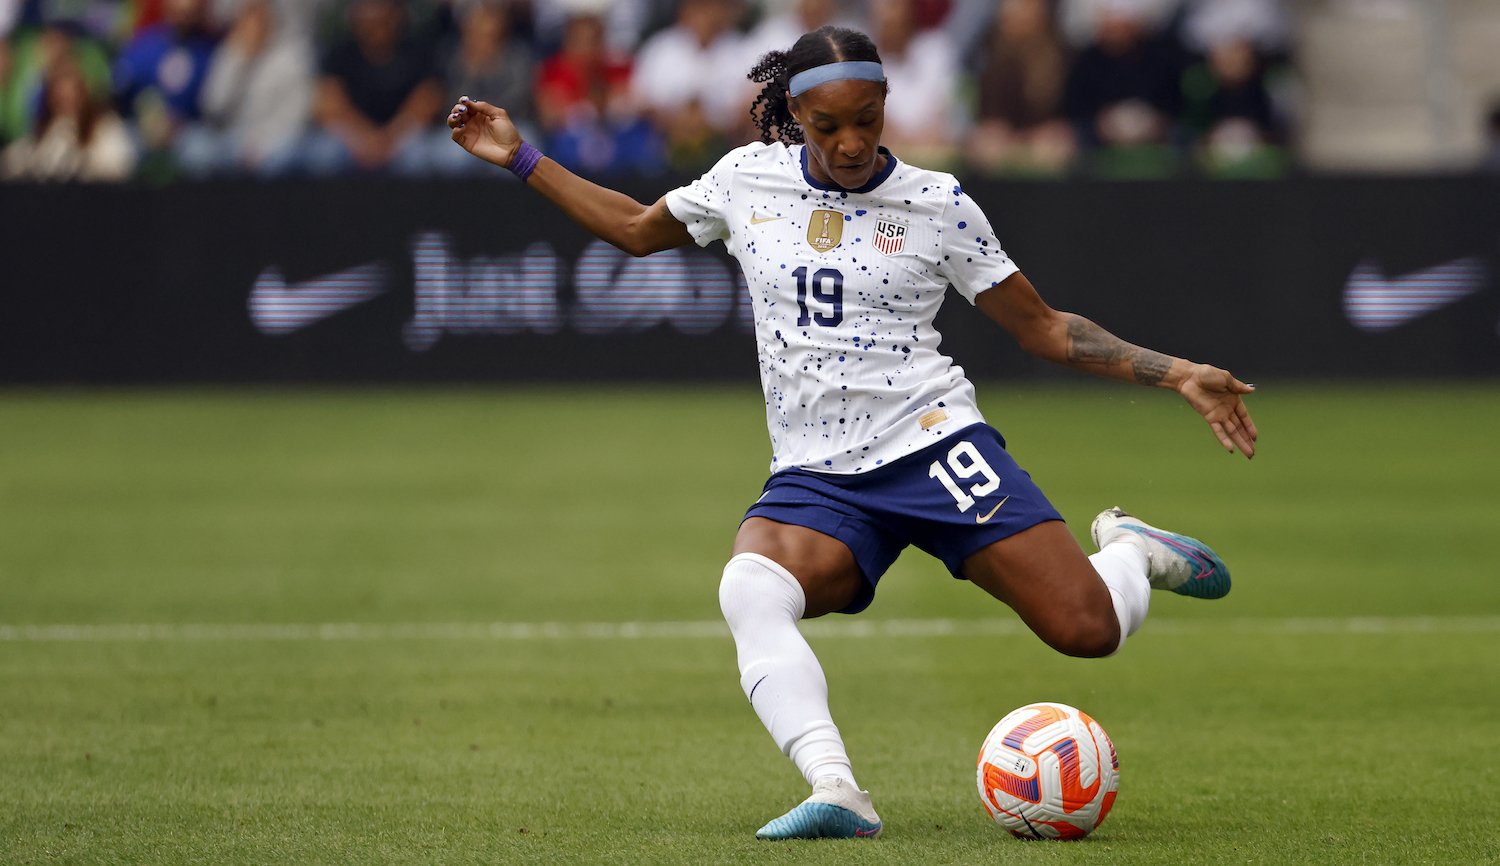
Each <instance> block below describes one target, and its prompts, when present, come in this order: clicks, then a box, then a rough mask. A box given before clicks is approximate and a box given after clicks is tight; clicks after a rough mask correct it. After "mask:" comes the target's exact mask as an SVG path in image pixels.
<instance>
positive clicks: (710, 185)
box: [667, 150, 741, 247]
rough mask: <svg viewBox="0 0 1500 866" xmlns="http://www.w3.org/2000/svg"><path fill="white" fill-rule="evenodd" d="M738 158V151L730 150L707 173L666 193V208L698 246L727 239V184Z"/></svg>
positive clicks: (739, 156)
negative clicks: (685, 227)
mask: <svg viewBox="0 0 1500 866" xmlns="http://www.w3.org/2000/svg"><path fill="white" fill-rule="evenodd" d="M740 158H741V154H740V152H739V151H737V150H736V151H730V153H729V155H727V156H725V157H724V158H723V159H721V160H719V162H718V164H717V165H715V166H714V167H713V168H711V169H709V171H708V173H707V174H705V175H703V176H702V177H700V178H698V179H697V180H695V181H693V182H692V183H690V184H688V185H687V186H684V187H678V188H677V189H674V190H672V191H671V192H669V193H667V210H669V211H671V212H672V216H674V217H676V218H677V221H678V222H680V223H682V224H683V225H685V226H687V230H688V234H690V235H692V236H693V240H694V241H697V243H698V246H700V247H706V246H708V245H709V244H710V243H712V242H714V241H727V240H729V185H730V180H731V178H732V177H733V175H734V167H735V164H736V163H737V162H738V161H739V159H740Z"/></svg>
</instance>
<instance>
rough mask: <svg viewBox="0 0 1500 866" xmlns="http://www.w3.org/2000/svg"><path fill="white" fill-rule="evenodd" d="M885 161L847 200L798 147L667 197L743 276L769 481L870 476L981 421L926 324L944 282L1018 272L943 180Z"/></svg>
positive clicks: (774, 151)
mask: <svg viewBox="0 0 1500 866" xmlns="http://www.w3.org/2000/svg"><path fill="white" fill-rule="evenodd" d="M882 152H885V151H884V149H882ZM886 155H887V161H886V168H885V169H884V170H883V171H881V172H879V173H878V174H877V175H876V176H875V177H873V178H871V180H870V182H869V183H868V184H866V185H865V186H863V187H861V188H859V189H856V190H847V191H846V190H840V189H838V188H837V187H830V186H824V185H822V184H819V183H818V182H817V181H815V180H814V179H813V178H812V176H811V175H810V174H809V173H808V171H807V155H806V152H805V149H804V148H803V147H802V146H800V145H797V146H793V147H790V148H789V147H787V146H786V145H784V144H781V143H776V144H769V145H767V144H752V145H748V146H745V147H741V148H738V149H736V150H733V151H731V152H730V153H729V154H728V155H727V156H725V157H724V158H723V159H722V160H720V161H719V163H718V164H717V165H715V166H714V167H713V169H712V170H711V171H709V172H708V173H707V174H705V175H704V176H703V177H701V178H699V179H698V180H696V181H694V182H693V183H691V184H689V185H688V186H685V187H682V188H681V189H676V190H673V191H672V192H669V193H667V207H668V208H669V209H670V210H671V211H672V215H673V216H675V217H676V218H677V219H679V220H681V221H682V223H683V224H684V225H686V226H687V228H688V231H689V232H690V233H691V234H692V235H693V238H694V239H695V240H696V241H697V242H698V245H699V246H707V245H708V244H709V243H710V242H712V241H716V240H722V241H724V244H725V246H727V247H728V248H729V252H730V253H731V254H733V255H734V257H735V258H736V259H738V260H739V262H740V267H741V268H742V269H743V270H744V272H745V279H746V281H747V282H748V284H749V286H750V296H751V300H752V302H753V304H754V309H755V336H756V340H757V342H758V343H759V346H760V352H759V354H760V378H761V385H762V387H763V388H764V389H765V395H766V421H767V424H768V426H769V427H770V430H771V446H772V459H771V472H772V473H775V472H779V471H781V470H783V469H789V468H792V467H798V468H802V469H807V470H811V471H815V472H831V473H838V474H854V473H859V472H867V471H869V470H871V469H874V468H876V467H877V466H881V465H883V464H886V463H890V462H891V461H892V460H895V459H897V458H899V457H901V456H903V455H906V454H910V453H911V452H913V451H917V450H919V449H921V448H924V447H926V446H928V445H931V444H932V443H934V442H936V441H938V440H939V439H942V438H943V437H944V436H947V435H948V434H950V433H953V432H954V431H956V430H959V429H960V428H962V427H965V426H967V425H970V424H975V423H978V422H980V421H983V420H984V418H983V416H982V415H980V413H979V408H978V407H977V406H976V405H975V403H974V386H973V385H971V384H970V383H969V381H968V380H967V379H965V378H964V374H963V369H962V368H961V367H957V366H955V365H954V364H953V361H952V359H950V358H948V357H947V356H945V355H943V354H942V353H940V352H939V351H938V344H939V342H940V341H941V339H942V338H941V337H940V336H939V334H938V332H937V330H936V329H935V328H934V327H933V324H932V321H933V317H934V316H936V315H937V311H938V307H940V306H941V305H942V302H943V295H944V292H945V291H946V290H947V287H948V286H949V285H952V286H954V287H956V288H957V289H958V291H959V293H960V294H962V295H963V296H964V297H965V298H966V299H967V300H968V301H969V302H970V303H973V302H974V298H975V296H977V295H978V294H979V293H980V292H982V291H984V290H985V289H988V288H990V287H992V286H994V285H995V284H997V283H999V282H1000V281H1001V280H1004V279H1005V278H1006V277H1009V276H1010V275H1011V274H1014V273H1015V272H1016V270H1017V268H1016V266H1015V265H1014V264H1013V263H1012V262H1011V260H1010V258H1009V257H1007V256H1006V255H1005V252H1004V251H1003V250H1001V248H1000V243H999V241H997V240H996V239H995V236H994V232H993V231H992V230H991V229H990V224H989V220H987V219H985V216H984V214H983V213H982V212H981V211H980V209H979V206H978V205H976V204H975V203H974V202H973V200H971V199H970V198H969V197H968V196H967V195H965V194H964V192H963V190H962V189H961V188H960V187H959V185H958V182H957V181H956V180H955V179H954V178H953V176H952V175H950V174H943V173H941V172H935V171H927V170H925V169H920V168H916V167H913V166H910V165H906V164H904V163H902V162H899V161H898V160H897V159H896V158H895V157H894V156H890V155H889V153H886Z"/></svg>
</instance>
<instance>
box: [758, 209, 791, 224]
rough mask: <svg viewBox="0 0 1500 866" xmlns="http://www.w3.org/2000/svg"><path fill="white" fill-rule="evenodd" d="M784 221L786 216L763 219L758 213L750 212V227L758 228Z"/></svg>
mask: <svg viewBox="0 0 1500 866" xmlns="http://www.w3.org/2000/svg"><path fill="white" fill-rule="evenodd" d="M784 219H786V217H784V216H779V217H763V216H761V215H760V214H758V213H756V212H755V211H751V212H750V225H753V226H758V225H760V224H761V223H768V222H774V221H776V220H784Z"/></svg>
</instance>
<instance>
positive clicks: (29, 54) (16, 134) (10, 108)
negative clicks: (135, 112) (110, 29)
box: [0, 15, 110, 141]
mask: <svg viewBox="0 0 1500 866" xmlns="http://www.w3.org/2000/svg"><path fill="white" fill-rule="evenodd" d="M32 18H33V21H34V22H35V23H30V22H27V23H23V25H22V27H21V28H20V29H18V31H17V32H16V34H15V35H14V37H13V38H12V39H10V40H9V41H7V42H0V141H15V140H17V139H20V138H21V137H23V136H25V135H26V134H27V133H29V132H31V131H32V129H33V125H34V123H35V121H36V117H37V114H38V111H39V110H40V108H41V105H42V90H43V87H44V86H45V84H46V80H47V77H48V75H49V74H50V73H51V71H52V70H53V69H55V68H57V67H58V65H60V64H62V63H64V62H67V63H69V64H71V65H72V66H73V67H74V68H75V69H76V70H77V71H78V72H79V73H81V74H82V75H83V77H84V80H85V81H86V82H87V83H88V87H89V91H90V92H94V93H99V92H106V93H107V92H108V91H109V89H110V71H109V67H110V57H109V53H108V52H107V51H106V49H105V46H104V45H103V44H102V43H100V42H99V41H98V40H95V39H92V38H90V37H89V36H88V35H87V33H86V31H85V30H84V28H83V26H82V24H81V23H80V22H79V21H77V20H74V19H71V18H67V17H43V16H40V15H33V16H32Z"/></svg>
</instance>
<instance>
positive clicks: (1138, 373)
mask: <svg viewBox="0 0 1500 866" xmlns="http://www.w3.org/2000/svg"><path fill="white" fill-rule="evenodd" d="M1068 360H1069V361H1072V362H1074V363H1080V364H1102V365H1104V366H1106V367H1118V366H1119V365H1120V364H1123V363H1124V362H1126V361H1129V362H1130V366H1131V370H1132V371H1134V373H1135V380H1136V381H1137V382H1139V383H1141V384H1142V385H1156V384H1158V383H1159V382H1161V380H1162V379H1163V378H1164V377H1165V376H1166V375H1167V371H1168V370H1171V369H1172V360H1173V359H1172V358H1170V357H1168V356H1167V355H1163V354H1162V353H1160V352H1153V351H1151V350H1150V349H1143V348H1141V347H1140V346H1135V345H1132V344H1130V343H1127V342H1125V341H1124V340H1122V339H1120V338H1119V337H1116V336H1115V335H1114V334H1111V333H1110V332H1108V331H1106V330H1104V329H1103V328H1101V327H1099V326H1098V325H1096V324H1094V323H1093V322H1090V321H1089V320H1088V319H1085V318H1084V317H1082V316H1070V317H1069V319H1068Z"/></svg>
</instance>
